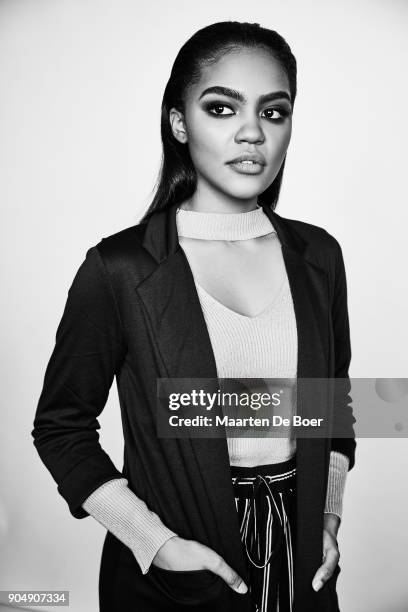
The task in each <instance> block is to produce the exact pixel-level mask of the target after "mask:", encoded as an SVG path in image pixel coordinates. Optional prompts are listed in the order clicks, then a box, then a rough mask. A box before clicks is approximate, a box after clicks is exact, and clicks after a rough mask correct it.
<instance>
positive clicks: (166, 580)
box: [148, 564, 227, 605]
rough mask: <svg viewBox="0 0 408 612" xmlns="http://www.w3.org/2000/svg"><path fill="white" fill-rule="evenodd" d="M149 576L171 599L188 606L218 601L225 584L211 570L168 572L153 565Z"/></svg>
mask: <svg viewBox="0 0 408 612" xmlns="http://www.w3.org/2000/svg"><path fill="white" fill-rule="evenodd" d="M148 574H149V575H150V577H151V579H152V580H153V581H154V582H155V584H156V586H157V587H158V588H159V589H160V590H161V591H162V592H163V593H165V594H166V595H167V597H169V599H171V600H172V601H174V602H175V603H179V604H186V605H199V604H204V603H210V602H212V601H214V600H216V599H217V597H218V596H219V595H220V593H221V590H222V585H223V582H224V581H223V579H222V578H221V577H220V576H218V574H214V572H211V571H210V570H168V569H162V568H161V567H157V566H156V565H153V564H151V565H150V569H149V571H148ZM225 586H227V585H225Z"/></svg>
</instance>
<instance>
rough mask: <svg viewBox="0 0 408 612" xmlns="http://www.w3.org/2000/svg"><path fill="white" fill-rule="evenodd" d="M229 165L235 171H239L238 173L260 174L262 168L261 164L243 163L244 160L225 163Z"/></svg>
mask: <svg viewBox="0 0 408 612" xmlns="http://www.w3.org/2000/svg"><path fill="white" fill-rule="evenodd" d="M227 165H228V166H231V168H232V169H233V170H235V172H239V174H261V172H262V171H263V169H264V166H263V165H262V164H258V163H257V162H256V163H251V164H249V163H245V162H229V163H228V164H227Z"/></svg>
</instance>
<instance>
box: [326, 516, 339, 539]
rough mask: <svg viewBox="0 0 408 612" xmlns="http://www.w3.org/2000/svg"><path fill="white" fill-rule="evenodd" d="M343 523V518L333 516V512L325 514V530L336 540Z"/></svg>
mask: <svg viewBox="0 0 408 612" xmlns="http://www.w3.org/2000/svg"><path fill="white" fill-rule="evenodd" d="M340 523H341V518H340V517H339V516H338V515H337V514H333V513H332V512H325V513H324V529H326V530H327V531H330V533H331V534H332V535H334V537H335V538H337V533H338V531H339V527H340Z"/></svg>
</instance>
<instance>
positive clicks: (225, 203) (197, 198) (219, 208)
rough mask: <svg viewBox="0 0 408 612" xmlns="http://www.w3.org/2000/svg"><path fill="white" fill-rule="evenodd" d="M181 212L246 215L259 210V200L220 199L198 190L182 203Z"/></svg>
mask: <svg viewBox="0 0 408 612" xmlns="http://www.w3.org/2000/svg"><path fill="white" fill-rule="evenodd" d="M179 208H180V209H181V210H188V211H195V212H202V213H223V214H230V213H246V212H250V211H252V210H256V209H257V208H259V206H258V202H257V198H256V197H255V198H251V199H249V200H241V199H237V198H220V197H215V196H214V194H213V193H212V192H211V193H207V194H206V193H204V192H203V190H202V189H201V190H200V189H199V188H197V189H196V191H195V193H194V194H193V195H192V196H191V198H188V200H185V201H184V202H182V203H181V204H180V206H179Z"/></svg>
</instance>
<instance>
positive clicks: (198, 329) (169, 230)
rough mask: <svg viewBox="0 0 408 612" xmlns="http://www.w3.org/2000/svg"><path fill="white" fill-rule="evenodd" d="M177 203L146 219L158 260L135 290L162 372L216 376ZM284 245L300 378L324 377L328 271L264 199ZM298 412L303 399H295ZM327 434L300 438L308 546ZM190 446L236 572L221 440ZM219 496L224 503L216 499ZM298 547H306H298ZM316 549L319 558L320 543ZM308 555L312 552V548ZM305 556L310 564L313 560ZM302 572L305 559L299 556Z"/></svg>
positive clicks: (317, 530) (317, 533)
mask: <svg viewBox="0 0 408 612" xmlns="http://www.w3.org/2000/svg"><path fill="white" fill-rule="evenodd" d="M177 206H178V205H176V204H175V205H172V206H171V207H170V208H169V209H166V210H164V211H160V212H158V213H154V214H153V215H152V216H151V217H150V218H149V219H148V222H147V228H146V232H145V237H144V242H143V246H144V248H145V249H146V250H147V251H148V252H149V253H150V254H151V255H152V257H153V258H154V259H155V261H156V267H155V269H154V270H153V272H152V273H151V274H150V275H149V276H148V277H147V278H145V279H144V280H143V281H142V282H141V283H140V284H139V285H138V286H137V287H136V291H137V293H138V295H139V297H140V299H141V300H142V302H143V304H144V307H145V308H146V311H147V313H148V316H149V318H150V321H151V329H152V334H153V335H154V341H155V342H156V343H157V346H158V349H159V353H160V355H161V358H162V366H163V371H164V374H163V376H164V377H170V378H212V379H217V370H216V362H215V357H214V353H213V349H212V346H211V341H210V337H209V333H208V329H207V326H206V322H205V318H204V314H203V311H202V308H201V304H200V300H199V296H198V294H197V291H196V287H195V283H194V277H193V275H192V271H191V268H190V266H189V264H188V260H187V258H186V256H185V253H184V251H183V249H182V248H181V246H180V243H179V241H178V234H177V225H176V210H177ZM263 210H264V212H265V214H267V215H268V217H269V219H270V220H271V223H272V225H273V226H274V228H275V230H276V232H277V234H278V238H279V240H280V242H281V244H282V254H283V258H284V262H285V266H286V270H287V275H288V279H289V284H290V288H291V292H292V298H293V304H294V310H295V316H296V322H297V330H298V371H297V376H298V378H320V377H322V378H323V377H327V376H328V351H329V344H328V315H327V312H328V311H327V309H328V281H327V275H326V272H325V271H324V270H323V269H322V268H321V267H320V266H319V265H318V264H317V263H316V262H315V261H312V259H311V255H310V254H308V250H307V243H306V242H305V241H304V240H303V238H302V237H301V236H300V234H299V233H297V232H295V231H294V230H293V227H292V226H291V225H290V224H289V223H288V222H287V221H285V219H283V218H282V217H280V216H279V215H277V214H276V213H275V212H274V211H272V210H271V209H270V208H269V207H268V206H266V205H263ZM297 410H298V413H299V414H302V411H303V404H302V401H299V398H298V404H297ZM326 442H327V441H326V440H325V439H318V438H313V439H307V438H299V439H298V440H297V470H298V472H297V474H298V476H297V478H298V485H297V486H298V510H299V511H300V509H301V512H298V517H299V518H298V541H299V544H300V547H301V548H303V547H304V546H305V547H306V550H308V551H311V549H313V538H315V539H316V537H317V538H318V541H319V543H320V544H321V537H322V536H321V527H322V526H321V524H320V522H319V520H318V519H316V516H317V517H318V516H319V514H320V513H319V512H317V513H316V503H317V504H318V508H319V509H320V510H321V507H322V505H323V504H324V493H325V483H324V478H323V477H322V474H324V470H325V468H326V467H327V465H326V463H327V460H328V459H327V444H326ZM190 443H191V446H192V451H193V453H194V454H195V457H196V459H197V461H198V464H199V466H200V470H201V475H202V479H203V480H204V482H205V487H206V491H207V493H208V496H209V498H210V501H211V505H212V507H213V510H214V517H216V518H217V525H219V535H220V542H221V543H222V548H223V549H224V550H225V552H226V553H228V554H227V557H228V558H229V560H230V561H231V560H233V561H234V566H235V567H236V570H237V571H240V572H242V575H243V576H245V575H246V570H245V567H246V566H245V559H244V556H243V552H242V548H241V542H240V533H239V525H238V517H237V513H236V509H235V500H234V495H233V488H232V483H231V474H230V466H229V456H228V446H227V441H226V438H211V439H203V438H191V439H190ZM221 500H222V503H220V501H221ZM303 550H305V549H304V548H303ZM315 550H316V553H315V555H314V557H316V555H319V559H318V561H317V562H319V561H320V559H321V549H320V550H319V552H317V549H316V545H315ZM312 558H313V554H312ZM312 558H311V557H310V556H309V563H310V562H311V561H312ZM298 567H299V568H300V570H301V571H302V569H303V563H302V560H301V559H300V558H299V559H298Z"/></svg>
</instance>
